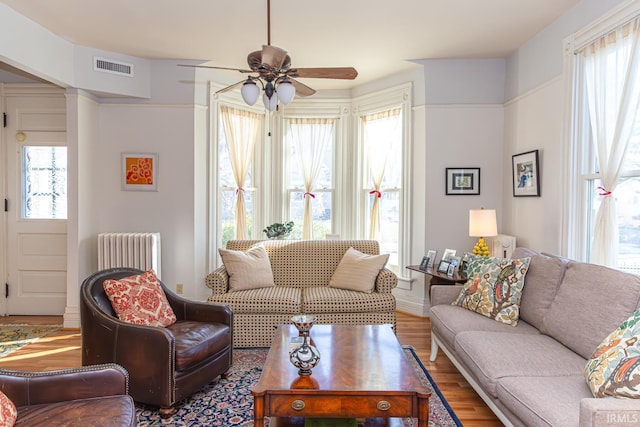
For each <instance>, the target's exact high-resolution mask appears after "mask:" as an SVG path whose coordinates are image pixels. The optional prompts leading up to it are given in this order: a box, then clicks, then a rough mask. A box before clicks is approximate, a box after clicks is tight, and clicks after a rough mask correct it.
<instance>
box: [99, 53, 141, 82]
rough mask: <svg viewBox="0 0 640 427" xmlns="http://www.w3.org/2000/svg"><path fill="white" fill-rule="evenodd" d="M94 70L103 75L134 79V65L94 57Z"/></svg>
mask: <svg viewBox="0 0 640 427" xmlns="http://www.w3.org/2000/svg"><path fill="white" fill-rule="evenodd" d="M93 69H94V70H95V71H102V72H103V73H112V74H118V75H119V76H127V77H133V64H127V63H126V62H120V61H114V60H112V59H104V58H98V57H97V56H94V57H93Z"/></svg>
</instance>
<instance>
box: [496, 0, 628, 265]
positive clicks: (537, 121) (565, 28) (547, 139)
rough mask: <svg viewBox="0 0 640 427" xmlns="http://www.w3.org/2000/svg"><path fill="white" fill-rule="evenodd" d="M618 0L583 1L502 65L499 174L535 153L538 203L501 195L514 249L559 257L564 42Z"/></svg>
mask: <svg viewBox="0 0 640 427" xmlns="http://www.w3.org/2000/svg"><path fill="white" fill-rule="evenodd" d="M622 3H625V1H622V0H583V1H581V2H580V3H578V4H577V5H576V6H575V7H574V8H572V9H571V10H569V11H568V12H567V13H565V14H564V15H563V16H561V17H560V18H558V19H557V20H556V21H555V22H554V23H552V24H551V25H549V26H548V27H547V28H546V29H545V30H544V31H541V32H540V33H539V34H537V35H536V36H535V37H533V38H532V39H531V40H529V41H528V42H527V43H525V44H524V45H523V46H522V47H520V48H519V49H518V50H517V51H516V52H514V53H513V54H512V55H511V56H510V57H509V58H508V59H507V76H506V94H507V102H506V104H505V128H504V135H505V145H504V151H503V156H504V163H503V169H504V174H505V176H509V175H510V174H511V156H512V155H514V154H518V153H521V152H525V151H530V150H535V149H537V150H540V174H541V175H540V179H541V197H513V196H512V189H511V185H510V182H509V184H508V185H507V184H506V183H507V181H508V180H506V179H505V186H504V187H503V189H502V191H503V194H504V203H503V205H502V210H503V231H504V233H505V234H511V235H515V236H516V238H517V245H518V246H525V247H531V248H533V249H536V250H543V251H547V252H551V253H555V254H562V255H567V254H565V253H563V250H562V247H563V245H562V233H563V230H562V215H563V213H562V210H561V208H562V203H563V199H564V198H566V197H567V194H566V192H565V191H570V190H566V189H565V188H564V187H563V186H564V183H563V172H564V170H565V168H566V166H565V165H567V162H568V160H567V159H566V158H565V156H564V152H565V150H564V143H565V142H564V140H563V132H564V131H565V128H564V126H565V122H564V119H565V111H564V110H563V108H564V106H565V104H566V96H567V94H568V93H569V92H568V88H567V87H566V83H565V82H564V81H563V78H562V72H563V43H562V41H563V39H564V38H566V37H567V36H569V35H570V34H572V33H574V32H575V31H577V30H579V29H581V28H583V27H584V26H586V25H587V24H589V23H591V22H592V21H594V20H596V19H597V18H599V17H600V16H602V15H603V14H605V13H606V12H607V11H608V10H610V9H612V8H613V7H615V6H618V5H620V4H622Z"/></svg>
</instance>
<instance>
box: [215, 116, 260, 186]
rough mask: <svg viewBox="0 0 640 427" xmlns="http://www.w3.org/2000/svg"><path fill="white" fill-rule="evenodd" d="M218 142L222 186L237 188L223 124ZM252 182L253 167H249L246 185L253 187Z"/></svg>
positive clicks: (219, 174) (219, 173)
mask: <svg viewBox="0 0 640 427" xmlns="http://www.w3.org/2000/svg"><path fill="white" fill-rule="evenodd" d="M218 142H219V144H218V176H219V180H220V187H223V188H224V187H228V188H237V186H236V180H235V178H234V176H233V169H232V168H231V158H230V156H229V147H228V146H227V139H226V138H225V135H224V129H223V128H222V126H220V132H219V135H218ZM251 183H252V180H251V169H249V173H248V174H247V177H246V178H245V181H244V185H245V187H251V186H252V184H251Z"/></svg>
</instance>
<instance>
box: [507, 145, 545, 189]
mask: <svg viewBox="0 0 640 427" xmlns="http://www.w3.org/2000/svg"><path fill="white" fill-rule="evenodd" d="M511 166H512V176H513V197H540V168H539V167H538V150H532V151H527V152H526V153H520V154H514V155H513V156H511Z"/></svg>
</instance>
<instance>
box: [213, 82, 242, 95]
mask: <svg viewBox="0 0 640 427" xmlns="http://www.w3.org/2000/svg"><path fill="white" fill-rule="evenodd" d="M245 82H246V80H241V81H239V82H238V83H234V84H232V85H231V86H227V87H225V88H222V89H220V90H219V91H217V92H216V93H224V92H229V91H230V90H234V89H235V88H237V87H240V86H242V85H243V84H244V83H245Z"/></svg>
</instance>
